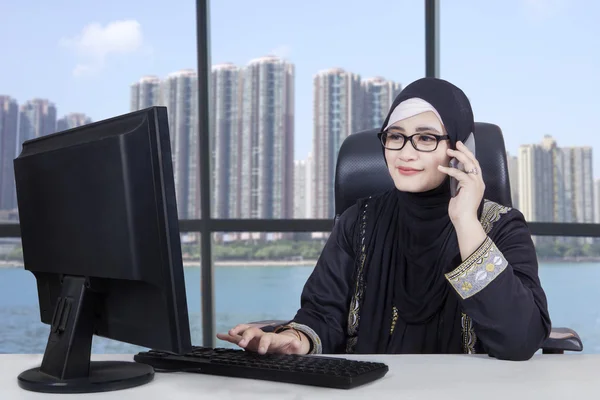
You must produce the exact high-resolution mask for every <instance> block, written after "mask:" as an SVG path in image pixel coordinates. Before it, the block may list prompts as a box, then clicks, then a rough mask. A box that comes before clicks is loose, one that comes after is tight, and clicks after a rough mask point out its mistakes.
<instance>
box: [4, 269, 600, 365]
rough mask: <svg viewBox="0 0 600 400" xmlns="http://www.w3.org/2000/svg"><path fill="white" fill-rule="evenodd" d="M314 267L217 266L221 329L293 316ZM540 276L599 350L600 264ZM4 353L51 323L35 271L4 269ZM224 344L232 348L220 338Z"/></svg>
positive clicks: (195, 296) (554, 307) (24, 346)
mask: <svg viewBox="0 0 600 400" xmlns="http://www.w3.org/2000/svg"><path fill="white" fill-rule="evenodd" d="M311 272H312V268H311V267H304V266H293V267H289V266H282V267H243V266H239V267H229V266H228V267H217V268H215V306H216V314H217V315H216V325H217V331H218V332H226V331H227V330H228V329H229V328H230V327H233V326H234V325H236V324H238V323H241V322H248V321H256V320H263V319H290V318H292V317H293V316H294V314H295V312H296V310H297V309H298V307H299V304H300V301H299V299H300V293H301V291H302V287H303V285H304V283H305V282H306V279H307V278H308V276H309V275H310V273H311ZM540 279H541V280H542V285H543V286H544V289H545V290H546V294H547V296H548V302H549V308H550V313H551V317H552V322H553V325H554V326H557V327H558V326H566V327H569V328H572V329H575V330H576V331H577V332H578V333H579V335H580V336H581V338H582V340H583V342H584V352H585V353H600V290H598V288H597V287H598V283H600V264H597V263H581V264H544V265H541V266H540ZM185 280H186V290H187V296H188V309H189V313H190V324H191V332H192V342H193V343H194V344H201V342H202V327H201V315H200V290H199V289H200V269H199V268H186V269H185ZM0 321H1V323H0V353H43V352H44V349H45V344H46V341H47V339H48V333H49V328H48V326H47V325H44V324H42V323H41V322H40V320H39V309H38V303H37V289H36V285H35V279H34V277H33V275H32V274H31V273H30V272H28V271H25V270H23V269H22V268H0ZM217 345H218V346H220V347H230V345H229V344H228V343H226V342H222V341H217ZM140 350H144V348H141V347H138V346H133V345H130V344H125V343H120V342H117V341H113V340H109V339H104V338H98V337H95V338H94V342H93V347H92V351H93V352H94V353H134V352H137V351H140Z"/></svg>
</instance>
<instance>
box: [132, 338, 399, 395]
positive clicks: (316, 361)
mask: <svg viewBox="0 0 600 400" xmlns="http://www.w3.org/2000/svg"><path fill="white" fill-rule="evenodd" d="M134 360H135V361H137V362H139V363H143V364H148V365H151V366H152V367H154V369H155V370H156V371H157V372H164V371H169V372H174V371H182V372H197V373H202V374H210V375H221V376H230V377H237V378H249V379H262V380H267V381H275V382H286V383H295V384H300V385H311V386H323V387H328V388H336V389H351V388H354V387H357V386H360V385H364V384H365V383H369V382H373V381H375V380H377V379H379V378H381V377H383V376H384V375H385V374H386V373H387V372H388V366H387V365H385V364H382V363H376V362H367V361H354V360H348V359H344V358H334V357H324V356H300V355H288V354H258V353H254V352H250V351H245V350H242V349H225V348H216V349H213V348H208V347H196V346H194V347H193V349H192V351H191V352H190V353H187V354H185V355H178V354H174V353H167V352H162V351H156V350H150V351H146V352H141V353H138V354H137V355H135V357H134Z"/></svg>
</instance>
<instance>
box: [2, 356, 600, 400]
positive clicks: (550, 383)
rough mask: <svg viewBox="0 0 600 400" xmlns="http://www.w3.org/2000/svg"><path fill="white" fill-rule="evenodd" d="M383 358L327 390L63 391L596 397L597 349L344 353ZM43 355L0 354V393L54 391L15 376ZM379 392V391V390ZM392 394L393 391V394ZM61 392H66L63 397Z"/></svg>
mask: <svg viewBox="0 0 600 400" xmlns="http://www.w3.org/2000/svg"><path fill="white" fill-rule="evenodd" d="M348 358H352V359H357V360H369V361H381V362H384V363H386V364H388V365H389V367H390V371H389V372H388V374H387V375H386V376H385V377H384V378H383V379H380V380H378V381H376V382H374V383H371V384H369V385H366V386H362V387H359V388H356V389H351V390H339V389H326V388H317V387H309V386H300V385H291V384H283V383H276V382H266V381H256V380H249V379H238V378H226V377H219V376H211V375H201V374H192V373H163V374H161V373H157V374H156V375H155V377H154V380H153V381H152V382H150V383H148V384H146V385H143V386H139V387H137V388H132V389H126V390H121V391H115V392H106V393H92V394H86V395H79V394H78V395H76V396H68V398H71V399H74V398H77V399H82V398H90V399H124V398H127V399H143V400H151V399H175V400H178V399H186V400H187V399H190V400H191V399H194V400H198V399H261V400H263V399H278V400H282V399H294V400H298V399H320V398H324V399H327V400H332V399H337V398H339V399H349V398H356V399H369V400H381V399H384V398H394V399H399V400H407V399H444V400H446V399H460V400H466V399H478V400H480V399H486V400H491V399H502V400H507V399H508V400H512V399H515V400H516V399H527V400H529V399H544V400H550V399H572V398H573V399H575V398H576V399H592V398H599V397H600V355H582V354H568V355H536V356H534V358H532V359H531V360H529V361H523V362H510V361H500V360H496V359H493V358H490V357H487V356H469V355H446V356H437V355H427V356H417V355H398V356H389V355H386V356H351V357H350V356H348ZM132 359H133V356H131V355H114V354H102V355H93V356H92V360H132ZM41 360H42V356H41V355H29V354H19V355H12V354H0V398H2V399H11V400H22V399H23V400H24V399H27V400H29V399H42V398H46V399H48V398H58V396H57V395H49V394H42V393H33V392H28V391H25V390H23V389H21V388H20V387H19V386H18V384H17V375H18V374H19V373H20V372H21V371H23V370H26V369H29V368H32V367H35V366H38V365H39V364H40V363H41ZM384 396H385V397H384ZM392 396H393V397H392ZM65 398H67V397H65Z"/></svg>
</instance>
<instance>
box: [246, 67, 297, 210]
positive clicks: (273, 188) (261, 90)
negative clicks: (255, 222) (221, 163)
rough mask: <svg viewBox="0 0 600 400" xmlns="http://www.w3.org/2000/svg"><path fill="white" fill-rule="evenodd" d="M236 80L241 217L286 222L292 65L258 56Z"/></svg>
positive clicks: (290, 187) (290, 165)
mask: <svg viewBox="0 0 600 400" xmlns="http://www.w3.org/2000/svg"><path fill="white" fill-rule="evenodd" d="M242 79H243V86H242V138H243V139H242V140H243V143H242V151H241V161H242V165H241V190H242V195H241V197H242V202H241V214H242V218H291V217H292V215H293V190H294V187H293V178H294V175H293V174H294V158H293V156H294V66H293V64H290V63H288V62H286V61H284V60H282V59H280V58H278V57H272V56H269V57H262V58H258V59H255V60H252V61H251V62H250V63H249V64H248V65H247V66H245V67H244V70H243V78H242Z"/></svg>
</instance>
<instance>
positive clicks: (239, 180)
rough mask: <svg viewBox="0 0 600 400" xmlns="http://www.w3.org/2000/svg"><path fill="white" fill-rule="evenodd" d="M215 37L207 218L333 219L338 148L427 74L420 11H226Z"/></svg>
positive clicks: (397, 7) (279, 7)
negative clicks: (209, 213)
mask: <svg viewBox="0 0 600 400" xmlns="http://www.w3.org/2000/svg"><path fill="white" fill-rule="evenodd" d="M231 10H235V12H234V13H232V12H231ZM256 10H261V12H260V13H256ZM358 10H360V11H358ZM382 10H385V12H384V13H382ZM248 15H252V16H253V17H252V18H248ZM359 15H360V16H359ZM357 18H359V20H360V21H358V20H357ZM307 24H308V25H307ZM308 26H310V28H308ZM211 28H212V32H211V40H212V43H211V51H212V62H213V70H212V84H213V93H212V96H213V98H212V103H211V104H212V106H213V109H212V116H213V119H212V121H211V123H212V125H211V126H212V130H211V132H212V133H213V135H214V136H213V137H212V142H211V143H212V149H211V150H212V154H213V158H212V168H213V179H214V180H213V182H211V184H212V186H213V188H214V191H213V195H212V213H213V216H214V217H216V218H325V219H332V218H333V217H334V214H335V210H334V204H333V176H334V169H335V164H336V159H337V153H338V150H339V148H340V145H341V143H342V141H343V140H344V138H345V137H347V136H348V135H350V134H352V133H356V132H358V131H361V130H365V129H371V128H378V127H379V126H380V124H381V123H382V122H383V119H384V117H385V115H386V114H387V112H388V108H389V106H390V104H391V101H392V99H393V98H394V97H395V95H396V93H397V92H398V91H399V90H400V89H401V87H402V86H403V85H406V84H407V83H409V82H411V81H413V80H415V79H417V78H419V77H421V76H423V74H424V73H425V64H424V59H425V58H424V6H423V2H421V1H417V2H410V1H406V2H389V1H384V0H374V1H372V2H369V5H368V7H365V3H364V2H363V1H356V0H355V1H342V0H336V1H326V2H321V3H319V5H318V7H316V5H311V6H309V7H307V6H306V4H305V3H302V2H295V3H294V2H281V1H276V0H260V1H253V2H244V1H240V0H237V1H236V0H224V1H218V2H212V4H211ZM298 32H302V34H298ZM274 33H275V34H274ZM396 37H398V38H401V39H399V40H393V39H392V40H386V39H383V38H396Z"/></svg>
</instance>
